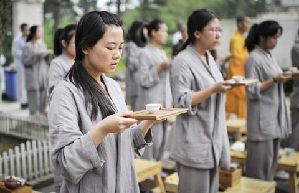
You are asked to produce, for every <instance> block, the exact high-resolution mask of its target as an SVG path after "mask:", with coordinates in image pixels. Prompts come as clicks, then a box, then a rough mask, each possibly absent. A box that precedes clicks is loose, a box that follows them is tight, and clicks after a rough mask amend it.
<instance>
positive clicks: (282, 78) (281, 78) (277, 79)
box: [273, 74, 292, 83]
mask: <svg viewBox="0 0 299 193" xmlns="http://www.w3.org/2000/svg"><path fill="white" fill-rule="evenodd" d="M291 78H292V75H291V74H280V75H278V76H276V77H274V78H273V81H274V82H278V83H284V82H286V81H288V80H290V79H291Z"/></svg>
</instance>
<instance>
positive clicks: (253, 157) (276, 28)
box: [245, 20, 291, 181]
mask: <svg viewBox="0 0 299 193" xmlns="http://www.w3.org/2000/svg"><path fill="white" fill-rule="evenodd" d="M282 31H283V30H282V27H281V26H280V25H279V23H278V22H276V21H273V20H268V21H263V22H262V23H260V24H255V25H253V26H252V28H251V30H250V32H249V34H248V37H247V38H246V41H245V44H246V47H247V49H248V50H249V51H250V56H249V58H248V60H247V63H246V71H245V72H246V78H252V79H258V80H259V81H260V82H259V83H256V84H253V85H250V86H248V87H247V88H246V91H247V107H248V108H247V115H248V116H247V159H246V171H245V173H246V175H247V176H248V177H253V178H257V179H261V180H268V181H272V180H273V178H274V174H275V170H276V166H277V160H278V152H279V147H280V139H281V138H285V137H287V136H288V135H289V134H290V131H291V127H290V120H289V114H288V113H287V106H286V100H285V95H284V90H283V83H284V82H285V81H286V80H288V79H289V78H291V77H290V76H289V75H284V74H283V73H282V70H281V69H280V67H279V66H278V64H277V62H276V60H275V58H274V57H273V55H272V54H271V52H270V50H272V49H273V48H275V46H276V44H277V40H278V38H279V37H280V36H281V34H282Z"/></svg>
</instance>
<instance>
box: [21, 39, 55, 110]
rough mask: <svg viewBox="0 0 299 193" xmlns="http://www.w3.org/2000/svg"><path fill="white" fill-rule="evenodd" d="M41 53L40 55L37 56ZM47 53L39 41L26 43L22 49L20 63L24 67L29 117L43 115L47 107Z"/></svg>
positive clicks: (44, 46)
mask: <svg viewBox="0 0 299 193" xmlns="http://www.w3.org/2000/svg"><path fill="white" fill-rule="evenodd" d="M39 53H42V54H39ZM47 59H48V51H47V47H46V45H45V44H44V43H43V42H42V41H41V40H39V41H36V42H35V43H33V42H27V43H26V44H25V46H24V48H23V53H22V63H23V64H24V67H25V81H26V82H25V83H26V84H25V86H26V90H27V97H28V104H29V111H30V114H31V115H35V114H39V113H41V114H44V113H45V111H46V105H47V88H48V81H49V80H48V70H49V64H48V63H47V61H46V60H47Z"/></svg>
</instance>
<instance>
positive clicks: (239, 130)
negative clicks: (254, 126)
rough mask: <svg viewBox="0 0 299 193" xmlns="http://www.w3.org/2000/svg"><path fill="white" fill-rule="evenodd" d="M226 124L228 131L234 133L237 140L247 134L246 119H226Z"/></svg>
mask: <svg viewBox="0 0 299 193" xmlns="http://www.w3.org/2000/svg"><path fill="white" fill-rule="evenodd" d="M226 126H227V132H228V133H232V134H234V135H235V136H236V139H237V140H241V138H242V135H246V134H247V129H246V119H236V120H226Z"/></svg>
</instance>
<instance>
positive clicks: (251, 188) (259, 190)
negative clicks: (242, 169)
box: [225, 177, 276, 193]
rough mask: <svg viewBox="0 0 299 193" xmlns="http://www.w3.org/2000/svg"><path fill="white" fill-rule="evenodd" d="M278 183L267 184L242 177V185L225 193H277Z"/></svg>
mask: <svg viewBox="0 0 299 193" xmlns="http://www.w3.org/2000/svg"><path fill="white" fill-rule="evenodd" d="M275 186H276V182H274V181H272V182H267V181H262V180H257V179H252V178H247V177H241V180H240V183H239V184H237V185H236V186H233V187H230V188H228V189H226V190H225V193H275Z"/></svg>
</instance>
